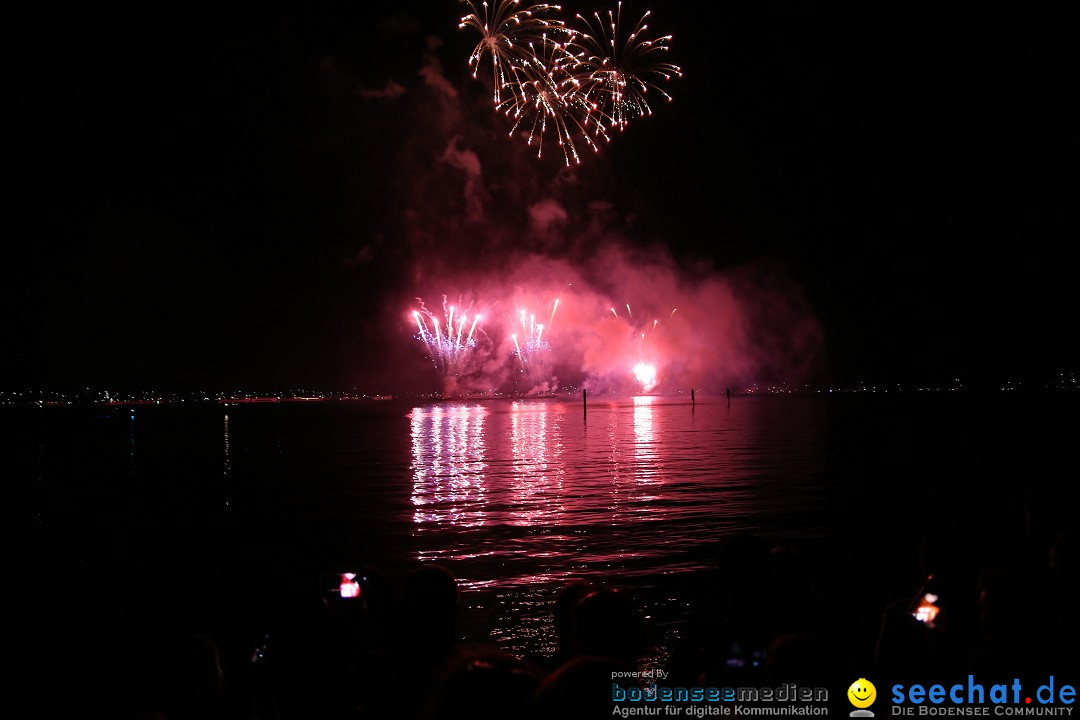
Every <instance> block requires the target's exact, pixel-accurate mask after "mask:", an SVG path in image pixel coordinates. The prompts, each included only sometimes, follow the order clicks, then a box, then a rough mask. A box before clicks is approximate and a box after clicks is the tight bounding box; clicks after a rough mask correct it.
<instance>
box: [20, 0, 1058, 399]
mask: <svg viewBox="0 0 1080 720" xmlns="http://www.w3.org/2000/svg"><path fill="white" fill-rule="evenodd" d="M125 5H130V4H119V3H116V4H105V5H102V4H99V3H77V2H59V3H47V4H43V3H25V4H23V6H22V7H21V8H19V9H17V10H14V9H13V10H12V13H11V16H10V19H9V21H8V22H7V23H5V26H6V27H5V29H4V30H3V35H4V41H3V45H4V47H5V54H6V58H5V63H4V64H5V67H6V70H7V72H6V73H5V74H6V75H7V82H6V83H5V91H6V92H5V95H6V102H5V103H4V105H5V106H6V109H5V110H4V112H3V124H4V135H5V137H6V139H7V150H6V152H5V153H4V174H3V176H4V193H3V194H4V221H5V228H4V233H3V235H4V238H5V242H4V248H5V254H6V255H7V260H6V261H5V262H4V263H3V273H4V278H3V288H4V293H5V297H4V307H5V313H4V314H5V322H4V326H5V327H4V333H3V340H2V341H0V351H2V355H0V386H2V387H0V389H7V390H12V389H30V388H69V387H81V386H93V387H114V388H121V389H141V388H157V389H162V390H169V389H172V390H189V389H198V388H206V389H211V390H213V389H224V388H233V387H237V386H241V387H246V388H266V389H283V388H300V387H308V388H318V389H342V388H353V387H356V388H360V389H362V390H367V391H383V390H389V391H394V392H401V391H403V390H407V389H409V388H410V387H414V386H415V387H416V388H417V389H425V383H426V384H430V377H427V376H424V374H423V373H424V371H425V370H426V369H427V368H430V365H424V364H423V359H422V357H420V355H422V353H420V352H419V350H420V348H419V346H418V345H417V344H416V343H414V342H411V341H410V340H409V338H408V334H407V333H408V328H407V326H406V325H403V324H402V323H401V317H400V316H401V312H399V310H400V311H403V310H404V309H406V304H407V303H408V301H410V300H411V299H412V298H414V297H416V296H417V295H418V294H420V293H422V292H423V293H430V292H431V287H430V285H425V282H426V281H427V280H429V278H430V277H431V276H432V275H433V274H434V271H435V269H436V268H437V269H438V271H439V272H440V273H442V274H443V276H447V275H450V276H452V275H453V274H454V273H461V272H463V271H466V270H472V269H477V268H482V269H483V270H484V272H487V273H494V272H498V271H499V270H500V263H512V262H515V260H514V257H515V255H514V252H517V251H522V250H525V251H530V252H538V253H544V254H546V255H548V256H552V257H561V258H565V259H568V260H569V261H571V262H573V261H574V260H575V258H579V257H587V256H588V254H589V252H590V249H589V244H590V243H592V242H598V241H597V239H596V238H597V237H599V235H597V234H596V233H593V234H590V232H587V231H583V230H580V229H578V230H569V229H568V230H566V231H565V232H563V233H558V232H552V233H547V234H545V235H543V237H541V236H538V235H536V234H533V235H529V234H528V233H524V232H523V231H522V228H526V227H529V222H530V221H529V219H528V213H529V208H530V207H532V206H533V205H534V203H535V202H536V201H538V200H540V199H542V198H545V197H548V196H549V195H550V196H557V197H558V198H559V202H560V204H561V206H562V207H564V208H566V210H567V212H568V213H569V217H570V218H571V219H572V220H573V219H575V218H578V217H586V216H587V217H592V218H595V217H597V216H598V215H601V214H602V215H604V217H605V220H604V223H605V225H604V228H603V230H602V231H598V232H600V234H602V235H603V236H604V237H605V238H608V239H607V240H605V242H611V240H610V238H611V237H614V236H617V237H618V238H619V239H618V243H619V244H620V245H622V246H624V247H628V248H643V249H650V250H649V251H650V252H662V253H663V254H664V256H665V257H668V258H670V260H671V262H673V263H674V264H676V265H677V266H679V267H680V268H684V269H685V272H686V274H687V276H689V277H693V276H694V275H695V273H698V274H700V273H710V272H716V273H727V272H736V273H741V272H744V271H745V269H746V268H755V272H760V269H761V268H768V273H771V274H774V275H775V276H779V277H782V278H784V282H785V286H786V287H789V288H796V289H798V292H799V293H800V294H801V297H803V298H804V300H805V304H806V307H807V308H808V312H811V313H812V314H813V316H814V318H815V319H816V321H817V322H818V323H819V324H820V328H821V333H822V338H823V347H822V352H821V353H820V356H819V357H818V358H817V361H816V362H815V366H814V370H813V372H812V373H810V374H809V375H808V376H807V375H805V374H803V376H800V378H799V379H800V380H820V381H823V382H841V383H843V382H856V381H861V380H867V381H871V382H882V383H884V382H902V383H907V382H916V381H919V382H921V381H937V380H941V381H944V380H945V379H947V378H952V377H962V378H964V379H965V381H968V382H970V383H973V384H977V383H981V382H987V383H998V382H999V381H1003V380H1007V379H1024V378H1040V377H1048V376H1051V375H1053V374H1056V373H1059V372H1061V371H1071V370H1073V369H1075V368H1076V366H1077V363H1078V360H1080V357H1078V349H1080V345H1078V337H1077V322H1076V314H1077V309H1078V290H1077V285H1078V283H1077V282H1076V279H1077V278H1076V275H1077V260H1078V258H1077V250H1076V239H1077V238H1078V237H1080V218H1078V212H1077V200H1078V198H1080V172H1078V170H1080V164H1078V162H1077V161H1078V157H1077V156H1078V149H1080V112H1078V110H1080V94H1078V91H1080V87H1078V85H1080V83H1078V67H1077V58H1078V57H1080V56H1078V54H1077V53H1076V47H1077V43H1078V41H1080V23H1078V13H1077V10H1076V8H1075V6H1073V5H1070V4H1067V3H1043V2H983V1H979V2H975V1H974V0H971V1H965V2H953V3H947V4H945V3H929V2H925V3H906V4H904V5H903V6H902V7H901V6H895V5H893V6H890V5H886V4H881V3H862V4H855V3H852V4H850V5H838V4H835V3H831V4H820V3H779V2H754V3H726V2H713V3H706V4H703V3H700V2H698V1H697V0H695V1H694V2H688V1H683V0H680V1H679V2H667V3H657V4H655V5H653V6H646V5H643V4H640V3H636V2H627V3H626V4H625V6H624V8H625V10H624V12H625V13H626V14H627V16H628V17H636V16H638V15H640V13H641V12H642V11H643V10H644V9H645V8H646V7H652V9H653V17H652V18H651V23H650V24H651V26H652V27H653V28H654V29H656V30H657V31H658V32H671V33H672V34H674V40H673V41H672V43H671V46H672V52H671V57H670V59H671V60H672V61H673V62H676V63H678V64H679V65H681V66H682V68H683V70H684V77H683V78H681V79H678V80H675V81H673V82H672V83H671V86H670V92H671V94H672V96H673V97H674V98H675V101H674V102H673V103H672V104H670V105H668V104H666V103H665V104H663V105H662V106H659V107H657V111H656V113H655V115H653V116H652V117H650V118H647V119H642V120H640V121H638V122H637V123H634V124H632V125H631V126H630V128H629V129H628V130H626V131H625V132H624V133H622V134H621V135H620V136H619V137H617V138H615V139H614V140H613V142H612V143H611V144H609V145H605V146H604V147H603V149H602V152H601V153H600V154H599V155H591V154H588V155H586V156H585V157H584V158H583V160H584V162H583V163H582V165H581V166H579V167H578V168H576V170H575V171H574V172H573V173H568V171H566V170H565V169H562V167H561V165H562V163H561V160H560V158H559V157H558V155H557V153H549V154H547V155H546V156H545V157H544V158H543V159H538V158H536V157H535V156H534V155H533V154H532V152H531V150H530V149H529V148H527V147H526V146H525V144H524V142H521V141H520V140H517V139H514V140H511V139H509V138H507V137H506V132H507V130H508V123H507V122H506V120H505V118H503V117H502V116H501V115H498V114H497V113H495V112H494V111H493V110H492V109H491V103H490V97H489V94H488V90H487V88H486V86H485V85H484V83H483V76H481V79H480V80H474V79H472V78H471V77H470V75H469V72H468V68H467V67H466V58H467V55H468V52H469V50H470V49H471V47H472V44H473V43H474V42H475V41H476V39H477V38H476V37H474V36H473V35H472V34H470V33H469V32H468V31H467V30H459V29H458V27H457V22H458V20H459V18H460V17H461V15H463V14H465V12H466V8H465V6H464V4H462V3H459V2H456V1H455V0H423V1H422V2H402V3H384V4H381V5H376V4H373V3H366V2H364V3H361V2H353V3H347V2H317V3H206V4H200V3H195V4H192V3H162V2H156V1H151V2H146V3H138V4H134V5H131V6H130V7H127V6H125ZM946 5H947V7H946ZM567 7H568V8H570V7H572V8H574V9H581V10H585V9H588V8H591V7H593V5H592V4H589V3H578V4H576V5H567ZM596 7H607V6H606V5H597V6H596ZM439 83H443V85H439ZM440 88H441V89H440ZM437 92H438V93H442V94H441V95H438V94H437ZM451 95H452V96H453V97H454V98H455V102H454V103H453V105H448V104H446V101H445V97H450V96H451ZM440 97H442V98H444V99H443V100H441V101H440V100H438V98H440ZM453 138H456V141H454V142H456V145H454V144H448V143H449V141H450V140H451V139H453ZM451 147H457V148H459V149H461V150H469V151H471V152H472V153H474V154H475V157H476V158H478V159H479V161H480V163H481V166H482V181H481V182H482V187H480V188H479V189H478V190H477V192H481V191H482V193H483V197H484V198H486V200H485V203H484V204H483V206H482V212H481V214H482V217H479V216H470V217H467V218H466V217H465V216H466V215H469V214H470V213H471V212H473V211H472V210H470V209H469V208H468V207H466V206H463V205H462V204H461V202H460V201H461V198H462V197H467V196H468V193H466V195H464V196H463V195H462V190H461V186H462V184H464V183H465V182H466V179H467V177H466V176H467V173H466V172H464V171H463V170H462V167H459V166H455V165H454V161H453V160H452V158H451V157H450V155H449V154H448V148H451ZM474 189H476V188H474ZM473 210H475V208H474V209H473ZM657 248H661V249H662V250H657ZM773 370H774V372H775V374H777V375H782V374H783V373H782V372H778V371H776V368H773ZM411 375H415V383H413V382H412V381H411V380H410V376H411ZM781 379H782V378H781Z"/></svg>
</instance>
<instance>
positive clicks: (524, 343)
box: [510, 300, 559, 367]
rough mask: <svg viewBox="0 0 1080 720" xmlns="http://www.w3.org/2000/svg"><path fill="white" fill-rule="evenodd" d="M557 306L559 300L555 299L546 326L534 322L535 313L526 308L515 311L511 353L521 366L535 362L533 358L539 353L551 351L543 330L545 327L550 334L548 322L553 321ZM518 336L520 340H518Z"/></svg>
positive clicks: (538, 355)
mask: <svg viewBox="0 0 1080 720" xmlns="http://www.w3.org/2000/svg"><path fill="white" fill-rule="evenodd" d="M558 307H559V301H558V300H556V301H555V303H554V304H553V305H552V308H551V320H549V321H548V322H549V325H547V326H545V325H544V324H543V323H538V322H536V313H533V312H530V311H529V310H528V309H526V308H521V309H519V310H518V311H517V314H516V315H515V316H514V329H515V332H514V333H513V334H511V336H510V337H511V338H512V339H513V341H514V351H513V352H512V353H511V355H512V356H515V357H517V358H518V360H519V361H520V362H521V365H522V367H527V366H528V365H529V364H530V363H533V364H535V360H536V359H539V358H540V355H541V353H546V352H550V351H551V343H549V342H548V341H547V340H546V339H545V338H544V330H545V329H547V330H548V334H550V323H553V322H554V321H555V310H556V309H557V308H558ZM519 332H520V336H519V334H518V333H519ZM519 337H520V338H521V342H518V338H519Z"/></svg>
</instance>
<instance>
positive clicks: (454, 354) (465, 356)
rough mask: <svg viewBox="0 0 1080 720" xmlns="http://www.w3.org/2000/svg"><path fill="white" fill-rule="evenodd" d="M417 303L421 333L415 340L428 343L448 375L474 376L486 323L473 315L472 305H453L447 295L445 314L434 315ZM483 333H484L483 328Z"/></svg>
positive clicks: (414, 313)
mask: <svg viewBox="0 0 1080 720" xmlns="http://www.w3.org/2000/svg"><path fill="white" fill-rule="evenodd" d="M416 301H417V303H419V309H418V310H413V311H412V319H413V322H414V323H416V328H417V330H418V333H417V334H416V335H415V337H416V339H417V340H419V341H420V342H422V343H424V345H425V347H426V348H427V351H428V356H429V357H430V358H431V361H432V363H434V365H435V368H436V369H437V370H438V371H439V372H440V373H443V374H444V375H450V374H454V375H456V374H463V373H468V372H470V371H471V369H472V365H473V360H474V359H475V358H474V356H475V355H476V351H477V349H478V347H479V343H478V342H477V340H478V338H477V325H478V324H479V323H480V322H481V321H482V320H483V317H482V316H481V315H480V313H479V312H473V306H472V304H471V303H470V304H469V306H468V307H465V308H463V307H461V305H460V303H459V304H458V305H449V304H448V303H447V300H446V296H445V295H443V301H442V310H441V312H439V311H432V310H431V309H429V308H428V307H427V306H426V305H425V304H424V301H423V300H421V299H420V298H417V299H416ZM466 327H468V333H467V334H466V333H465V328H466ZM480 333H481V334H482V335H483V333H484V331H483V329H482V328H480ZM463 336H464V337H463ZM484 337H485V338H486V335H485V336H484Z"/></svg>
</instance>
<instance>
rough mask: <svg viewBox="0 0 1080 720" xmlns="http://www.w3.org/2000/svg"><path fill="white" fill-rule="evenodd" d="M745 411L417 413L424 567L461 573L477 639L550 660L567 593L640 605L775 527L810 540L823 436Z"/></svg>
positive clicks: (649, 400) (622, 405) (657, 406)
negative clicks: (615, 592)
mask: <svg viewBox="0 0 1080 720" xmlns="http://www.w3.org/2000/svg"><path fill="white" fill-rule="evenodd" d="M737 408H738V409H739V411H733V410H732V409H731V408H730V407H729V406H727V405H726V404H715V405H709V404H698V405H697V406H696V407H691V406H690V405H689V404H687V403H683V402H679V401H672V400H668V399H660V398H655V397H636V398H632V399H627V400H624V401H621V402H610V403H607V404H604V403H593V404H590V406H589V414H588V417H587V418H584V417H583V416H582V415H581V414H580V413H579V412H576V410H577V408H576V407H575V406H574V405H571V404H568V403H565V402H557V401H549V400H518V401H512V402H510V401H507V402H501V403H500V402H495V403H486V404H485V403H438V404H432V405H427V406H418V407H414V408H413V409H412V411H411V412H410V413H409V415H408V417H409V422H410V428H411V454H412V457H411V474H412V491H411V501H412V505H413V508H414V511H413V515H412V517H413V536H414V538H415V539H416V540H417V541H418V547H417V551H416V552H417V555H416V556H417V558H418V559H419V560H420V561H422V562H439V563H443V564H446V565H447V566H448V567H450V568H451V569H452V570H453V572H454V573H455V575H456V576H457V577H458V579H459V582H460V586H461V588H462V590H463V593H464V594H465V596H466V598H467V600H466V604H467V606H468V607H470V608H471V609H472V611H473V615H474V616H475V618H476V620H477V624H478V625H483V626H485V627H486V628H487V629H488V630H489V631H491V633H492V634H493V635H494V637H495V638H496V639H499V640H500V641H501V642H502V643H503V644H504V646H505V647H506V648H507V649H509V650H513V651H517V652H551V651H552V650H553V649H554V645H553V641H552V639H551V638H550V636H549V634H546V633H545V632H544V628H545V625H547V626H549V624H550V605H551V603H552V602H553V600H554V597H555V594H556V593H557V592H558V589H559V588H561V587H562V586H563V585H564V584H565V583H566V582H568V581H569V580H571V579H576V578H588V579H593V580H596V581H604V582H609V583H611V584H613V585H616V586H620V587H624V588H631V589H633V588H637V589H639V590H641V589H643V588H649V587H652V586H654V585H655V579H656V577H657V576H658V575H665V576H670V575H679V574H692V573H698V572H701V571H703V570H704V569H705V568H706V567H708V555H709V553H708V548H709V547H711V546H712V545H713V544H715V543H716V542H718V541H719V540H721V539H722V538H723V537H724V536H725V535H726V534H729V533H731V532H733V531H737V530H747V531H753V532H762V533H764V534H768V533H769V532H770V531H774V532H775V531H779V530H780V528H781V523H782V520H781V518H780V517H779V515H780V514H783V515H784V516H785V517H787V518H790V517H791V516H792V515H801V516H802V517H803V520H801V521H799V522H798V526H799V527H800V532H806V530H807V520H806V518H809V517H811V516H812V514H813V510H814V503H813V500H812V497H813V489H814V485H815V483H816V481H817V480H818V479H819V478H818V477H817V474H818V472H819V468H818V467H817V465H816V459H817V458H819V457H820V452H819V451H820V438H819V437H817V434H816V432H815V431H814V429H813V428H814V426H815V423H814V422H812V418H811V419H810V420H811V421H808V418H806V417H800V418H798V419H797V420H796V421H795V424H794V425H793V424H792V423H789V422H787V421H785V419H784V418H773V417H766V415H763V414H762V412H761V411H762V407H756V406H755V405H754V404H752V403H740V404H739V405H738V406H737ZM790 409H791V408H789V410H790ZM792 427H795V428H796V431H795V432H793V433H789V432H788V431H789V430H790V429H791V428H792ZM776 493H782V494H783V497H784V503H783V504H782V506H783V507H782V509H780V508H778V507H777V504H776V503H775V502H773V500H772V498H773V497H775V494H776ZM645 594H647V593H642V597H643V598H644V595H645ZM642 609H643V612H644V614H646V615H659V616H664V615H665V614H666V615H667V616H668V617H667V619H669V620H671V619H677V617H676V618H672V617H671V615H672V614H673V613H674V614H675V615H677V614H678V612H679V609H678V608H673V607H668V608H667V609H666V610H665V609H664V608H659V607H643V608H642Z"/></svg>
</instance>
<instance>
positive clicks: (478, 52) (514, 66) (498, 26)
mask: <svg viewBox="0 0 1080 720" xmlns="http://www.w3.org/2000/svg"><path fill="white" fill-rule="evenodd" d="M462 2H464V3H465V4H466V5H468V6H469V9H470V10H471V11H472V12H470V13H469V14H468V15H465V16H464V17H463V18H461V22H460V23H458V28H460V29H464V28H466V27H471V28H474V29H475V30H477V31H479V33H480V42H478V43H477V44H476V47H475V48H473V51H472V54H470V55H469V66H470V67H471V68H472V69H473V77H474V78H475V77H476V76H477V74H478V73H479V71H480V63H481V60H482V58H484V57H485V56H486V57H487V58H489V59H490V61H491V72H492V81H493V85H494V88H493V99H494V101H495V104H496V105H498V104H499V103H501V102H502V99H503V92H504V91H506V90H509V91H510V92H511V94H512V93H513V91H514V89H516V88H520V82H519V79H518V78H517V72H519V70H520V69H521V68H522V67H523V66H524V65H525V64H526V61H527V59H528V57H529V48H528V44H529V42H530V41H537V40H539V39H541V38H543V37H544V35H545V33H551V32H559V31H561V30H562V28H563V26H564V24H563V22H562V21H560V20H553V19H549V18H547V17H546V16H547V15H549V14H551V13H552V12H556V11H559V10H561V9H562V8H561V7H560V6H558V5H530V6H528V7H525V8H522V7H520V5H521V2H520V0H493V1H492V2H491V3H489V2H488V0H483V1H482V2H481V3H480V5H479V6H478V5H477V4H476V3H475V2H474V0H462Z"/></svg>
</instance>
